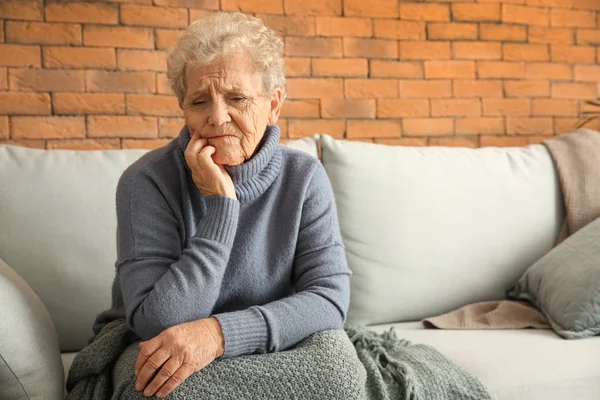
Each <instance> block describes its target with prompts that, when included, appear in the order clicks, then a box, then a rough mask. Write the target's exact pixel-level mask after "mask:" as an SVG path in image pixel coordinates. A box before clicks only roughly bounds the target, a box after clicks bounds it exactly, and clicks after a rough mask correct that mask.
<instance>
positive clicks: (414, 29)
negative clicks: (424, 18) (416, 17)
mask: <svg viewBox="0 0 600 400" xmlns="http://www.w3.org/2000/svg"><path fill="white" fill-rule="evenodd" d="M374 28H375V37H380V38H384V39H403V40H425V37H426V36H425V22H420V21H419V22H418V21H398V20H394V19H376V20H375V25H374Z"/></svg>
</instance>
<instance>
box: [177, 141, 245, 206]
mask: <svg viewBox="0 0 600 400" xmlns="http://www.w3.org/2000/svg"><path fill="white" fill-rule="evenodd" d="M215 151H216V149H215V148H214V147H213V146H209V145H208V140H207V139H203V138H201V137H200V134H199V133H194V134H193V135H192V136H191V139H190V142H189V143H188V145H187V147H186V148H185V161H186V163H187V165H188V167H190V170H191V171H192V179H193V180H194V183H195V184H196V186H197V187H198V190H200V193H202V196H204V197H208V196H215V195H219V196H227V197H231V198H233V199H237V196H236V194H235V187H234V186H233V181H232V180H231V177H230V176H229V174H228V173H227V171H226V170H225V168H224V167H223V166H222V165H217V164H215V162H214V161H213V159H212V155H213V154H215Z"/></svg>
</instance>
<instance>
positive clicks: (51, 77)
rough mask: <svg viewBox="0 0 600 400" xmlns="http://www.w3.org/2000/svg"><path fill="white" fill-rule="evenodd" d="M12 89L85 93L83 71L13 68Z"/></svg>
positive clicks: (10, 77)
mask: <svg viewBox="0 0 600 400" xmlns="http://www.w3.org/2000/svg"><path fill="white" fill-rule="evenodd" d="M9 82H10V89H11V90H17V91H38V92H83V91H84V90H85V82H84V78H83V71H72V70H56V69H54V70H53V69H30V68H11V69H10V71H9Z"/></svg>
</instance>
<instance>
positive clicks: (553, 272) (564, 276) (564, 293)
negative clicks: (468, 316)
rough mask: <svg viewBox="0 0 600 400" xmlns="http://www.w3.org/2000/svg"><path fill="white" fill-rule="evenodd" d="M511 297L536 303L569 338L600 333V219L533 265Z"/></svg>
mask: <svg viewBox="0 0 600 400" xmlns="http://www.w3.org/2000/svg"><path fill="white" fill-rule="evenodd" d="M508 295H509V297H510V298H513V299H517V300H526V301H529V302H531V303H533V304H535V305H536V306H537V307H538V308H539V309H540V310H542V312H543V313H544V314H545V315H546V317H547V318H548V321H549V322H550V325H552V329H554V330H555V331H556V333H558V334H559V335H561V336H563V337H565V338H567V339H580V338H585V337H588V336H595V335H598V334H600V218H597V219H596V220H595V221H593V222H591V223H590V224H588V225H587V226H585V227H583V228H581V229H580V230H578V231H577V232H575V233H574V234H573V235H571V236H569V237H568V238H567V239H566V240H565V241H563V242H562V243H560V244H559V245H558V246H556V247H555V248H553V249H552V250H550V252H549V253H548V254H546V255H545V256H544V257H542V258H541V259H540V260H538V261H537V262H536V263H535V264H533V265H532V266H531V268H529V269H528V270H527V271H526V272H525V273H524V274H523V276H522V277H521V279H519V281H518V282H517V283H516V284H515V286H514V287H513V288H511V290H510V291H509V293H508Z"/></svg>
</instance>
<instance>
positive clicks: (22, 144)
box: [0, 139, 46, 149]
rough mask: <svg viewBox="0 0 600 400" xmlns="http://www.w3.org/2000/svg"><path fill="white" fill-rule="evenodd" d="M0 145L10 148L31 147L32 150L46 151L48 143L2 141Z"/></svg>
mask: <svg viewBox="0 0 600 400" xmlns="http://www.w3.org/2000/svg"><path fill="white" fill-rule="evenodd" d="M0 144H5V145H9V146H20V147H29V148H32V149H45V148H46V141H45V140H27V139H22V140H0Z"/></svg>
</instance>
